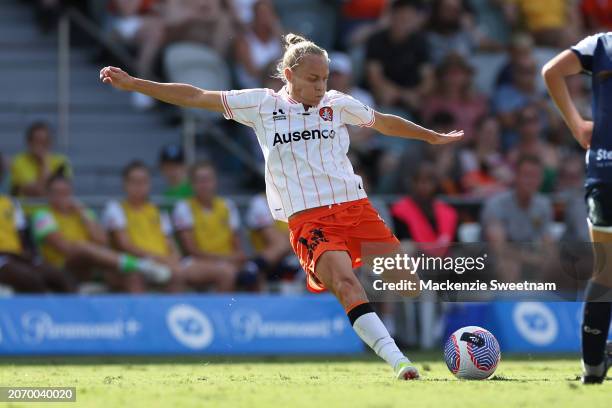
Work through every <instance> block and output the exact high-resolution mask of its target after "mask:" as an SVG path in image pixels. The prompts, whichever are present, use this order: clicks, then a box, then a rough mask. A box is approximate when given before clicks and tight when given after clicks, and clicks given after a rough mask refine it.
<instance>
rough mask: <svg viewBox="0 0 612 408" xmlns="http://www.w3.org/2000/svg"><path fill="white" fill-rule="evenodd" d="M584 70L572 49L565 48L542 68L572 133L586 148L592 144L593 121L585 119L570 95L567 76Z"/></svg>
mask: <svg viewBox="0 0 612 408" xmlns="http://www.w3.org/2000/svg"><path fill="white" fill-rule="evenodd" d="M581 71H582V66H581V65H580V60H578V57H577V56H576V54H574V53H573V52H572V51H570V50H565V51H563V52H561V53H560V54H559V55H557V56H556V57H554V58H553V59H551V60H550V61H548V62H547V63H546V64H545V65H544V67H543V68H542V77H543V78H544V82H545V83H546V87H547V88H548V93H549V94H550V97H551V98H552V100H553V101H554V103H555V105H556V106H557V108H558V109H559V111H560V112H561V116H562V117H563V120H564V121H565V123H566V124H567V126H568V127H569V129H570V130H571V131H572V134H573V135H574V137H575V138H576V140H577V141H578V143H580V146H582V147H583V148H585V149H588V148H589V146H590V145H591V135H592V133H593V122H591V121H587V120H584V119H583V118H582V116H580V113H579V112H578V109H576V105H574V102H573V101H572V98H571V97H570V94H569V91H568V89H567V84H566V82H565V77H567V76H570V75H575V74H578V73H580V72H581Z"/></svg>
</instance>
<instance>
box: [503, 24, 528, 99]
mask: <svg viewBox="0 0 612 408" xmlns="http://www.w3.org/2000/svg"><path fill="white" fill-rule="evenodd" d="M533 46H534V44H533V38H532V37H531V36H530V35H529V34H526V33H517V34H515V35H513V36H512V39H511V40H510V45H509V46H508V51H507V54H508V62H506V64H504V66H503V67H502V68H501V69H500V70H499V73H498V74H497V79H496V81H495V87H496V88H499V87H501V86H502V85H512V83H513V81H514V75H513V71H514V70H515V69H516V67H517V66H519V65H520V63H521V61H524V60H529V59H533Z"/></svg>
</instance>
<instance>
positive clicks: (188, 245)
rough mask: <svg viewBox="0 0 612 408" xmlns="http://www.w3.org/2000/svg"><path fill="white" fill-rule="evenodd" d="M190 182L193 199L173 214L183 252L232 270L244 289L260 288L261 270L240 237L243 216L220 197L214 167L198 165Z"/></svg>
mask: <svg viewBox="0 0 612 408" xmlns="http://www.w3.org/2000/svg"><path fill="white" fill-rule="evenodd" d="M190 178H191V184H192V187H193V191H194V197H193V198H190V199H187V200H183V201H179V202H178V203H177V204H176V206H175V208H174V211H173V214H172V218H173V220H174V226H175V227H176V229H177V231H178V237H179V242H180V244H181V245H182V247H183V249H184V251H185V252H186V253H187V254H188V255H189V256H191V257H194V258H196V259H200V260H207V261H215V262H217V263H218V264H219V265H223V268H224V270H228V269H229V270H231V275H233V276H237V283H238V285H239V286H241V287H246V288H250V289H253V288H255V287H257V286H258V283H259V282H258V278H259V276H258V275H259V269H260V266H259V265H257V264H255V263H254V262H247V256H246V254H245V252H244V250H243V249H242V245H241V242H240V237H239V235H238V229H239V228H240V215H239V214H238V210H237V209H236V206H235V205H234V203H233V202H232V201H231V200H228V199H225V198H222V197H219V196H217V175H216V172H215V168H214V167H213V165H212V163H210V162H200V163H197V164H195V165H194V166H193V167H192V168H191V171H190ZM237 271H240V272H237Z"/></svg>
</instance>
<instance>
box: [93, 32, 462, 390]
mask: <svg viewBox="0 0 612 408" xmlns="http://www.w3.org/2000/svg"><path fill="white" fill-rule="evenodd" d="M285 46H286V47H285V53H284V55H283V58H282V59H281V61H280V62H279V65H278V68H279V69H278V74H279V75H280V76H281V77H282V79H283V80H284V81H285V83H286V85H285V86H284V87H283V89H282V90H280V91H279V92H275V91H273V90H271V89H245V90H241V91H207V90H203V89H200V88H197V87H193V86H191V85H187V84H160V83H156V82H151V81H146V80H142V79H138V78H134V77H132V76H130V75H128V74H127V73H125V72H124V71H122V70H121V69H119V68H116V67H105V68H103V69H102V70H101V72H100V79H101V80H102V81H103V82H104V83H107V84H110V85H112V86H114V87H116V88H118V89H122V90H130V91H137V92H142V93H144V94H146V95H149V96H152V97H154V98H157V99H160V100H162V101H164V102H167V103H172V104H176V105H180V106H188V107H194V108H202V109H208V110H213V111H217V112H223V114H224V116H225V117H226V118H227V119H233V120H235V121H237V122H239V123H242V124H245V125H247V126H250V127H252V128H253V129H254V130H255V133H256V135H257V138H258V141H259V144H260V146H261V148H262V151H263V154H264V158H265V178H266V193H267V197H268V203H269V206H270V209H271V210H272V215H273V217H274V218H275V219H279V220H282V221H288V222H289V229H290V231H291V235H290V236H291V245H292V247H293V250H294V251H295V252H296V254H297V255H298V258H299V259H300V262H301V264H302V267H303V268H304V270H305V271H306V272H307V274H308V281H307V282H308V287H309V288H310V289H311V290H313V291H322V290H325V289H326V288H327V289H329V290H330V291H331V292H332V293H333V294H334V295H335V296H336V297H337V298H338V300H339V301H340V303H341V304H342V306H343V307H344V308H345V310H346V312H347V314H348V318H349V320H350V322H351V324H352V325H353V328H354V329H355V331H356V333H357V334H358V335H359V336H360V337H361V338H362V339H363V340H364V341H365V342H366V343H367V344H368V345H369V346H370V347H372V348H373V349H374V351H375V352H376V353H377V354H378V355H379V356H381V357H382V358H383V359H384V360H385V361H386V362H387V363H388V364H390V365H391V367H393V369H394V370H395V373H396V377H397V378H398V379H403V380H408V379H414V378H418V371H417V369H416V368H415V367H414V366H412V365H411V363H410V360H408V358H406V356H404V354H403V353H402V352H401V351H400V350H399V349H398V347H397V345H396V344H395V341H394V340H393V339H392V338H391V336H390V335H389V332H388V331H387V329H386V328H385V326H384V325H383V323H382V321H381V320H380V319H379V317H378V316H377V315H376V313H374V311H373V309H372V306H371V305H370V304H369V302H368V299H367V297H366V294H365V290H364V289H363V287H362V286H361V283H360V282H359V280H358V279H357V277H356V275H355V274H354V272H353V268H355V267H357V266H359V265H360V264H361V253H360V252H361V251H360V250H361V244H362V243H364V242H372V241H374V242H379V243H385V244H389V245H390V246H391V245H392V246H394V247H398V246H399V241H398V240H397V238H395V236H394V235H393V233H392V232H391V230H390V229H389V228H388V227H387V226H386V225H385V224H384V222H383V221H382V220H381V219H380V218H379V216H378V213H377V212H376V210H374V209H373V208H372V206H371V205H370V203H369V201H368V199H367V196H366V193H365V191H364V189H363V186H362V183H361V179H360V177H359V176H357V175H356V174H355V173H354V172H353V168H352V166H351V163H350V161H349V160H348V157H347V155H346V154H347V151H348V147H349V135H348V131H347V129H346V125H360V126H371V127H374V129H376V130H377V131H378V132H380V133H383V134H386V135H390V136H398V137H404V138H415V139H420V140H424V141H427V142H430V143H438V144H439V143H448V142H452V141H456V140H459V139H460V138H461V137H462V136H463V132H456V131H454V132H450V133H448V134H440V133H436V132H434V131H431V130H429V129H425V128H423V127H421V126H418V125H416V124H414V123H412V122H410V121H408V120H405V119H403V118H400V117H398V116H394V115H386V114H382V113H378V112H375V111H374V110H372V109H371V108H370V107H368V106H366V105H363V104H361V103H360V102H358V101H357V100H355V99H354V98H352V97H350V96H348V95H345V94H342V93H340V92H336V91H327V78H328V76H329V59H328V57H327V51H325V50H324V49H322V48H321V47H319V46H317V45H316V44H314V43H313V42H311V41H308V40H306V39H304V38H302V37H300V36H297V35H294V34H288V35H287V36H286V37H285Z"/></svg>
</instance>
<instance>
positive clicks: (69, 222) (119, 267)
mask: <svg viewBox="0 0 612 408" xmlns="http://www.w3.org/2000/svg"><path fill="white" fill-rule="evenodd" d="M47 188H48V190H47V193H48V200H49V206H48V207H47V208H42V209H39V210H37V211H36V212H35V213H34V215H33V222H32V226H33V234H34V239H35V240H36V243H37V244H38V246H39V250H40V253H41V255H42V257H43V259H44V261H45V262H46V263H47V264H49V265H51V266H53V267H55V268H61V269H65V270H67V271H69V272H71V273H72V274H73V275H74V277H75V278H76V279H77V280H78V281H80V282H84V281H89V280H91V279H92V278H94V268H103V269H104V270H109V271H110V270H116V271H121V272H123V273H126V274H127V273H135V272H140V273H142V274H144V275H145V276H146V277H147V278H148V279H151V280H153V281H156V282H164V281H167V280H168V279H169V278H170V270H169V269H168V268H167V267H166V266H164V265H161V264H159V263H157V262H154V261H152V260H150V259H144V258H137V257H134V256H132V255H128V254H125V253H119V252H115V251H112V250H110V249H108V248H107V244H108V239H107V236H106V233H105V231H104V229H103V228H102V226H101V225H100V224H98V222H97V221H96V217H95V214H94V213H93V212H92V211H91V210H89V209H87V208H85V207H84V206H83V205H82V204H81V203H79V202H78V201H77V200H76V198H75V197H74V196H73V193H72V184H71V183H70V181H69V180H68V179H67V178H65V177H63V176H61V175H56V176H53V177H52V178H51V179H50V180H49V181H48V182H47ZM105 278H106V276H105Z"/></svg>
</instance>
